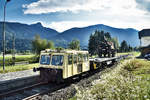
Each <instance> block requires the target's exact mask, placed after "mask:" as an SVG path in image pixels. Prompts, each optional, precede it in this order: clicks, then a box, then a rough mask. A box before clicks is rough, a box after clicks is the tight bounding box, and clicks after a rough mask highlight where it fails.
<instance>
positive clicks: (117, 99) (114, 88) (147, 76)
mask: <svg viewBox="0 0 150 100" xmlns="http://www.w3.org/2000/svg"><path fill="white" fill-rule="evenodd" d="M77 90H78V92H77V94H76V96H75V97H73V98H71V99H70V100H77V99H79V100H80V99H81V100H150V62H149V61H146V60H140V59H132V60H125V61H123V62H122V63H121V64H119V65H118V66H117V67H116V68H114V69H112V70H111V69H110V70H109V72H108V71H107V72H106V73H103V74H102V76H101V79H100V80H96V81H93V82H92V86H90V87H87V88H84V89H83V88H82V89H80V88H77Z"/></svg>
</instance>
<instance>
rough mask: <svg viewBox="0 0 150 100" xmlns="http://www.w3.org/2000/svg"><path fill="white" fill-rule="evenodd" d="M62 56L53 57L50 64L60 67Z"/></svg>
mask: <svg viewBox="0 0 150 100" xmlns="http://www.w3.org/2000/svg"><path fill="white" fill-rule="evenodd" d="M63 60H64V56H62V55H53V56H52V62H51V64H52V65H54V66H62V65H63Z"/></svg>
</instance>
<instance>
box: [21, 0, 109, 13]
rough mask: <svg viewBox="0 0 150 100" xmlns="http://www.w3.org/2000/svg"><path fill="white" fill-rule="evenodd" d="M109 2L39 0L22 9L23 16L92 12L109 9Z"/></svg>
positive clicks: (104, 0) (107, 0) (101, 0)
mask: <svg viewBox="0 0 150 100" xmlns="http://www.w3.org/2000/svg"><path fill="white" fill-rule="evenodd" d="M109 1H111V0H39V1H37V2H33V3H31V4H28V5H27V4H26V5H23V8H25V10H24V13H25V14H43V13H51V12H67V11H71V12H78V11H80V10H83V11H92V10H98V9H104V8H107V7H109V6H108V3H109Z"/></svg>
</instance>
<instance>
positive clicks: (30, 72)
mask: <svg viewBox="0 0 150 100" xmlns="http://www.w3.org/2000/svg"><path fill="white" fill-rule="evenodd" d="M36 75H39V72H33V70H32V69H31V70H25V71H17V72H9V73H5V74H0V83H2V82H4V81H7V80H14V79H18V78H24V77H30V76H36Z"/></svg>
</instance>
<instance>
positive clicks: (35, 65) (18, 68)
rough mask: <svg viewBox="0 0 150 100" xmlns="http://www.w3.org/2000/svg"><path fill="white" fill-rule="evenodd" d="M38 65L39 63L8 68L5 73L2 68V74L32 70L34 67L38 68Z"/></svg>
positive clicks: (0, 70)
mask: <svg viewBox="0 0 150 100" xmlns="http://www.w3.org/2000/svg"><path fill="white" fill-rule="evenodd" d="M38 65H39V64H38V63H35V64H28V65H16V66H6V67H5V71H3V68H2V67H0V73H8V72H16V71H23V70H29V69H32V68H33V67H38Z"/></svg>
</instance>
